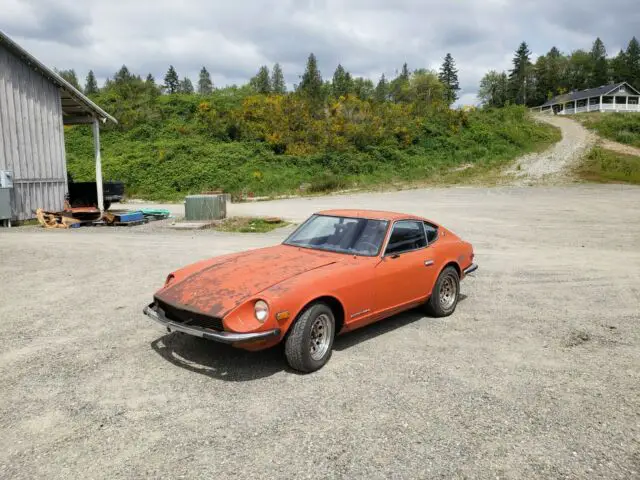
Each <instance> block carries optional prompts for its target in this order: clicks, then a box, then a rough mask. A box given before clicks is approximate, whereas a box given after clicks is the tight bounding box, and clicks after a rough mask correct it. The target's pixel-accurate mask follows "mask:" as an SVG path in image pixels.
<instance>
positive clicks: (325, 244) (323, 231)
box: [284, 215, 389, 256]
mask: <svg viewBox="0 0 640 480" xmlns="http://www.w3.org/2000/svg"><path fill="white" fill-rule="evenodd" d="M388 223H389V222H387V221H386V220H372V219H368V218H351V217H335V216H330V215H313V216H312V217H311V218H309V219H308V220H307V221H306V222H304V223H303V224H302V225H301V226H300V228H298V229H297V230H296V231H295V232H293V233H292V234H291V236H290V237H289V238H287V239H286V240H285V241H284V244H285V245H292V246H296V247H305V248H314V249H318V250H330V251H332V252H339V253H349V254H353V255H366V256H375V255H377V254H378V252H379V251H380V247H381V246H382V241H383V240H384V236H385V233H386V232H387V225H388Z"/></svg>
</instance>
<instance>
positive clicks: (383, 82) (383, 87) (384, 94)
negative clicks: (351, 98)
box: [374, 73, 389, 103]
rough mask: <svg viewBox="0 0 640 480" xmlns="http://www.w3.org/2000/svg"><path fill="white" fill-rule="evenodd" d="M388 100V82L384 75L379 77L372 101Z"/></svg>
mask: <svg viewBox="0 0 640 480" xmlns="http://www.w3.org/2000/svg"><path fill="white" fill-rule="evenodd" d="M388 98H389V82H387V79H386V78H385V76H384V73H383V74H382V75H381V76H380V80H379V81H378V85H376V91H375V93H374V99H375V101H376V102H379V103H382V102H386V101H387V99H388Z"/></svg>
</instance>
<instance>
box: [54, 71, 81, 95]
mask: <svg viewBox="0 0 640 480" xmlns="http://www.w3.org/2000/svg"><path fill="white" fill-rule="evenodd" d="M56 72H57V73H58V75H60V76H61V77H62V78H64V79H65V80H66V81H67V82H69V83H70V84H71V85H73V86H74V87H75V88H76V89H78V90H80V91H82V87H80V82H78V76H77V75H76V71H75V70H74V69H71V70H56Z"/></svg>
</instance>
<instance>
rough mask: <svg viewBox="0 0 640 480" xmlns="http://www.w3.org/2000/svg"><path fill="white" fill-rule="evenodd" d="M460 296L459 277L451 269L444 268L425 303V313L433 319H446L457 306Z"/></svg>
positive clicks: (456, 272)
mask: <svg viewBox="0 0 640 480" xmlns="http://www.w3.org/2000/svg"><path fill="white" fill-rule="evenodd" d="M459 295H460V276H459V275H458V271H457V270H456V269H455V268H453V267H447V268H445V269H444V270H443V271H442V273H440V276H439V277H438V280H436V284H435V285H434V287H433V292H431V297H429V300H428V301H427V304H426V307H427V312H428V313H429V314H430V315H433V316H434V317H448V316H449V315H451V314H452V313H453V312H454V311H455V309H456V306H457V305H458V297H459Z"/></svg>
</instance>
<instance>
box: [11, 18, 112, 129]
mask: <svg viewBox="0 0 640 480" xmlns="http://www.w3.org/2000/svg"><path fill="white" fill-rule="evenodd" d="M0 45H4V46H5V48H7V49H8V50H9V51H10V52H12V53H13V54H14V55H16V56H17V57H18V58H20V59H21V60H22V61H23V62H25V63H26V64H27V65H29V66H30V67H31V68H33V69H34V70H36V71H37V72H39V73H40V74H41V75H43V76H44V77H45V78H47V79H48V80H49V81H51V82H52V83H54V84H55V85H56V86H57V87H58V89H59V90H60V100H61V103H62V115H63V120H64V123H66V124H72V123H88V122H90V121H92V120H93V118H94V117H96V118H98V119H100V120H102V121H103V122H106V121H107V120H110V121H112V122H114V123H118V121H117V120H116V119H115V118H113V117H112V116H111V115H109V114H108V113H107V112H105V111H104V110H103V109H101V108H100V107H99V106H98V105H96V104H95V103H93V102H92V101H91V100H89V98H87V96H86V95H84V94H83V93H82V92H81V91H80V90H78V89H77V88H76V87H74V86H73V85H71V84H70V83H69V82H67V81H66V80H65V79H64V78H62V77H61V76H60V75H58V74H57V73H56V72H55V71H53V70H51V69H50V68H48V67H47V66H46V65H44V64H43V63H42V62H40V61H39V60H38V59H37V58H35V57H34V56H33V55H31V54H30V53H29V52H27V51H26V50H25V49H24V48H22V47H21V46H20V45H18V44H17V43H16V42H14V41H13V40H11V39H10V38H9V37H8V36H7V35H6V34H5V33H3V32H2V31H1V30H0Z"/></svg>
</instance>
